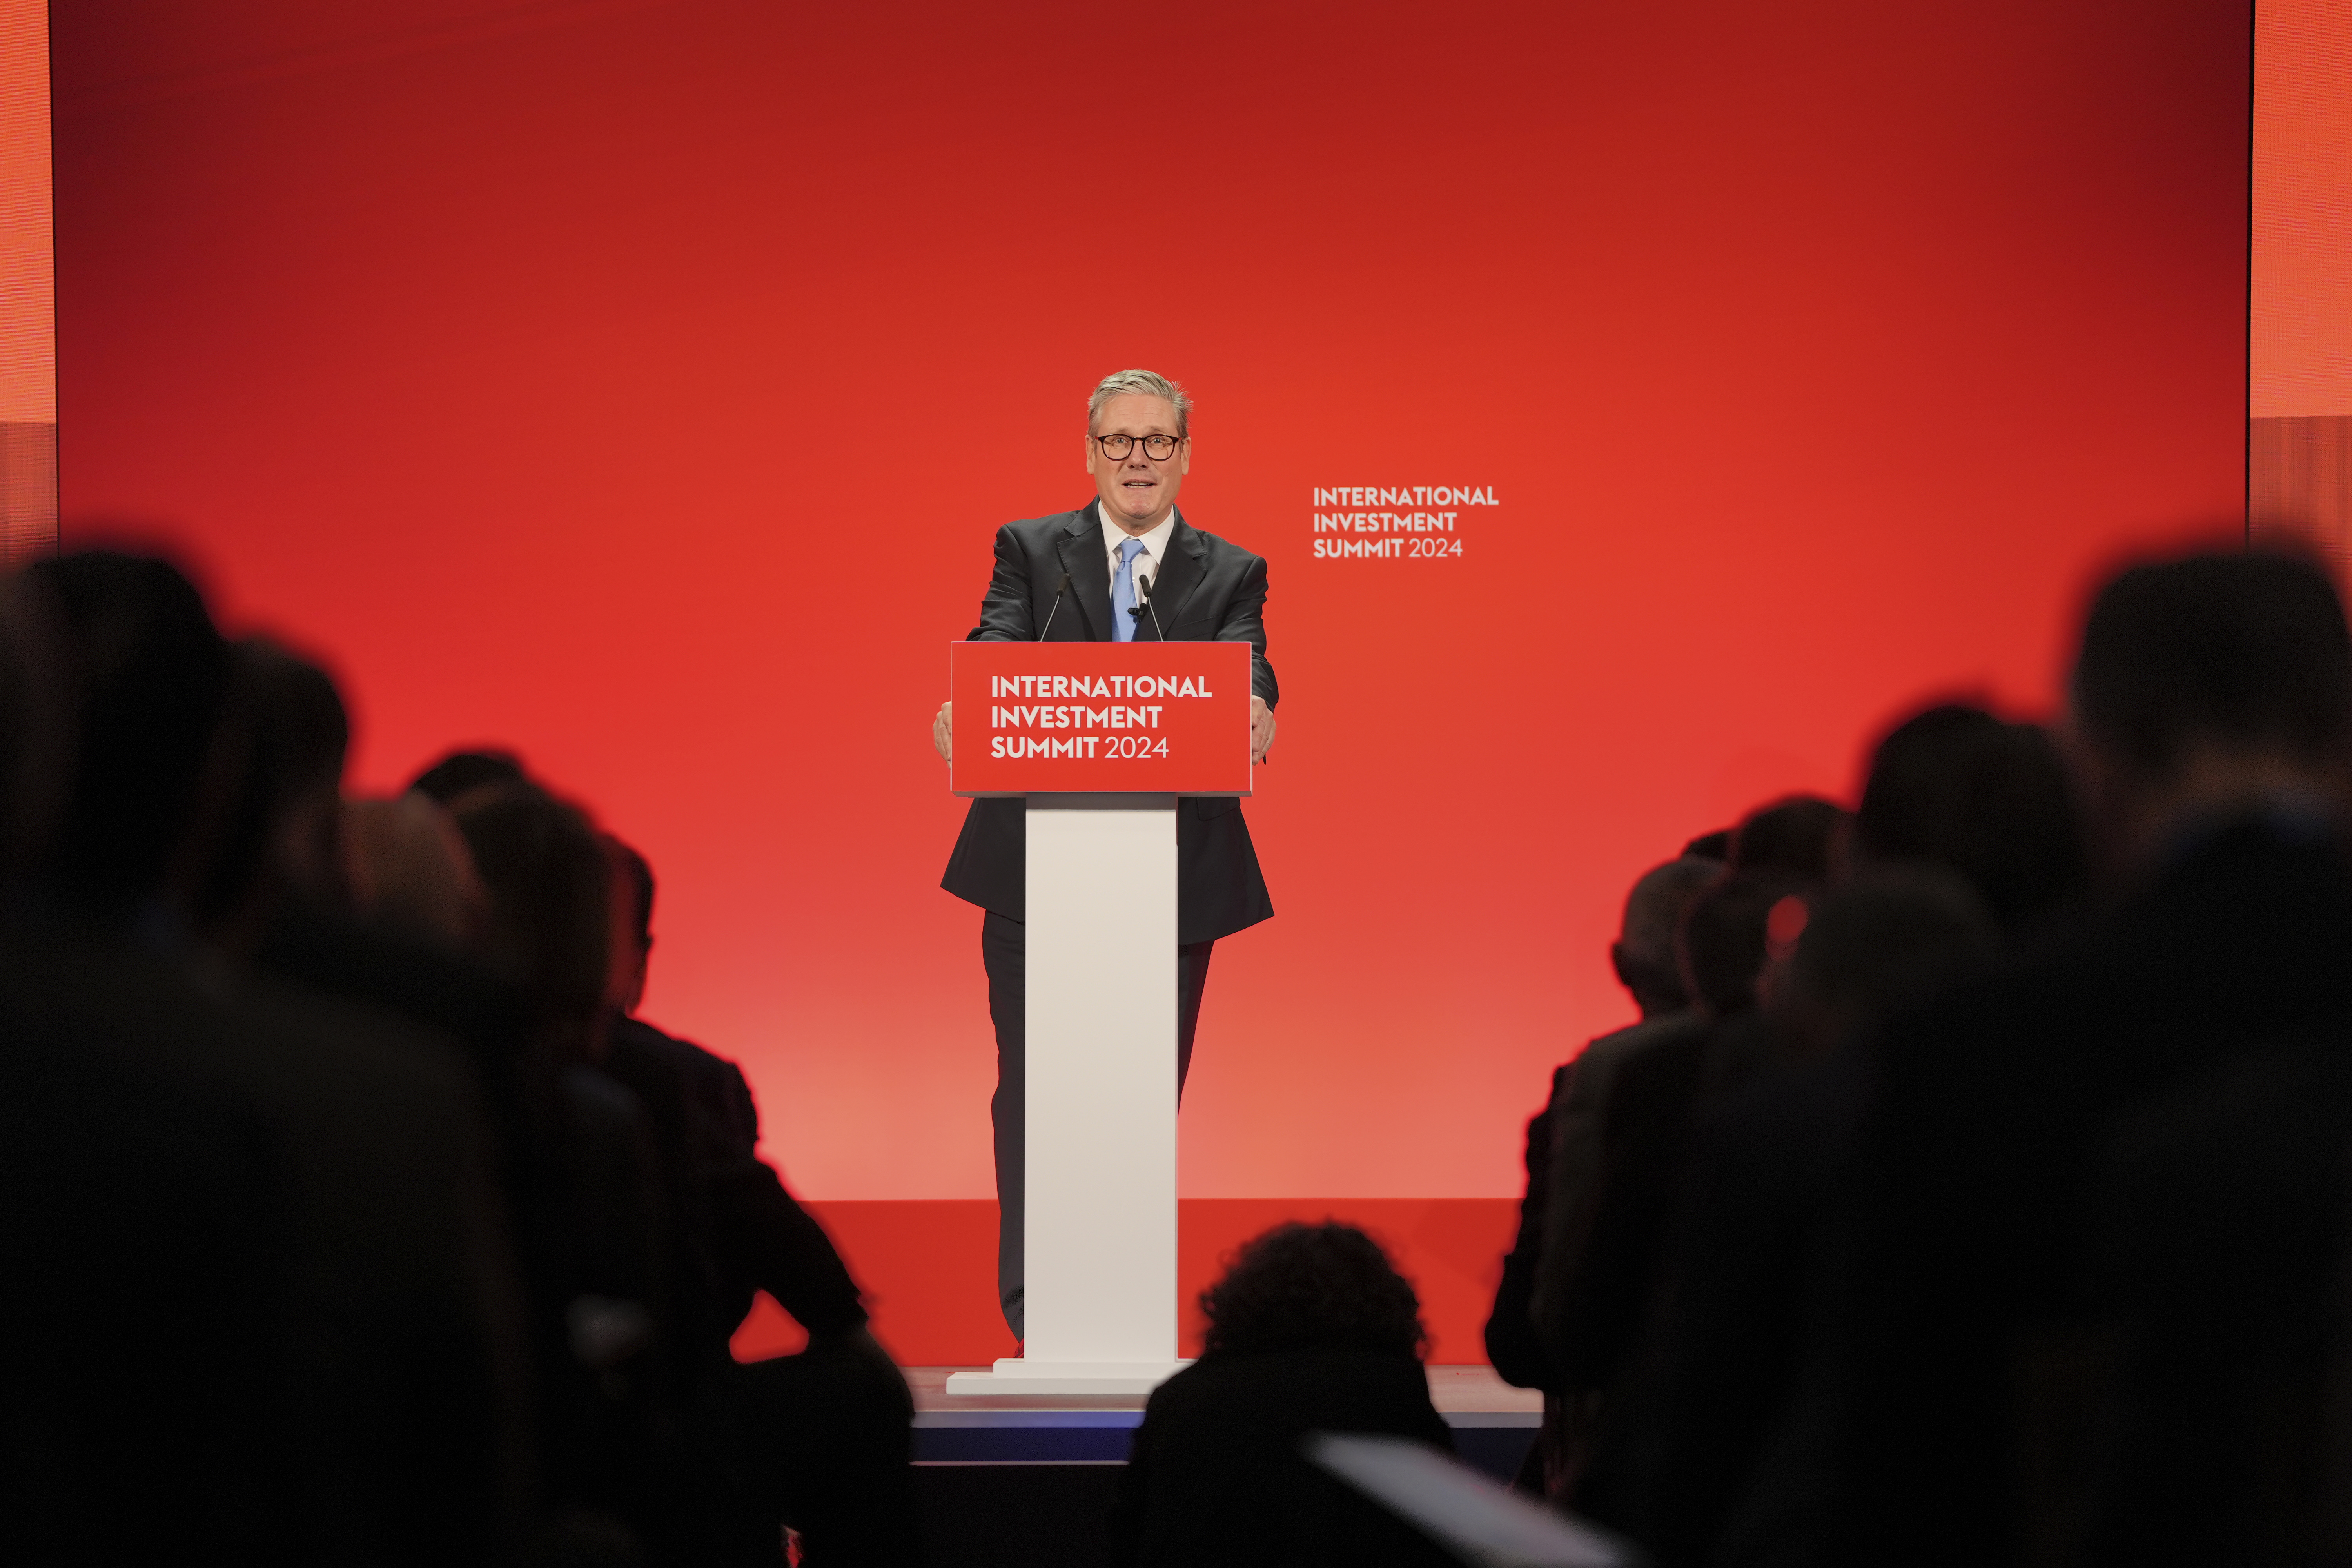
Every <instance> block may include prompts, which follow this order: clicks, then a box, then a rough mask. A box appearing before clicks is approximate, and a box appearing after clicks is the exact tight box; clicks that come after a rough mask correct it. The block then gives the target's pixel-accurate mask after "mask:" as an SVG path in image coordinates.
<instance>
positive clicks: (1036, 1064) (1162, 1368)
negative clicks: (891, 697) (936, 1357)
mask: <svg viewBox="0 0 2352 1568" xmlns="http://www.w3.org/2000/svg"><path fill="white" fill-rule="evenodd" d="M948 689H949V696H950V700H952V701H953V702H954V704H955V714H956V722H955V727H954V734H953V739H952V741H951V750H952V753H953V754H952V755H951V756H950V759H949V780H950V787H951V788H952V789H953V790H954V791H955V793H956V794H958V795H1023V796H1026V797H1027V800H1028V830H1029V849H1028V879H1029V889H1028V926H1029V930H1028V944H1027V982H1028V984H1027V1008H1028V1042H1029V1044H1028V1051H1029V1065H1028V1086H1027V1101H1028V1139H1027V1149H1026V1171H1027V1181H1026V1183H1025V1184H1024V1192H1025V1194H1026V1199H1025V1201H1026V1205H1027V1209H1026V1212H1027V1221H1028V1223H1027V1235H1028V1266H1027V1267H1028V1280H1027V1321H1026V1324H1025V1338H1024V1341H1023V1345H1022V1351H1023V1353H1022V1355H1021V1356H1020V1357H1018V1358H1010V1357H1008V1358H1007V1359H1005V1360H1003V1361H1000V1362H998V1363H996V1365H995V1368H994V1369H993V1370H992V1371H990V1372H979V1373H956V1374H954V1375H953V1376H951V1377H950V1379H949V1380H948V1391H949V1392H950V1393H951V1394H956V1393H961V1394H1110V1393H1139V1392H1143V1391H1145V1390H1148V1389H1150V1387H1152V1386H1153V1385H1154V1384H1157V1383H1159V1382H1160V1380H1161V1379H1162V1378H1165V1377H1166V1376H1167V1375H1168V1374H1169V1373H1171V1372H1173V1371H1175V1370H1176V1368H1177V1367H1178V1365H1179V1364H1181V1363H1179V1362H1178V1360H1177V1356H1176V1334H1177V1301H1176V956H1175V955H1176V797H1177V796H1178V795H1247V794H1249V793H1250V646H1249V644H1247V643H1239V642H1230V643H1219V642H1179V643H1163V642H1132V643H1114V642H1051V643H1047V642H1037V643H1032V642H960V643H955V644H952V645H950V648H949V655H948Z"/></svg>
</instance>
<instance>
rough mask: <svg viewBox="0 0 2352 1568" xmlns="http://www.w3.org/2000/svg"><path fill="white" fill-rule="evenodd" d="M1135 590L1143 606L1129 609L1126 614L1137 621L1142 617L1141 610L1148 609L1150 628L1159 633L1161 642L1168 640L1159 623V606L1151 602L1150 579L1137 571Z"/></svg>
mask: <svg viewBox="0 0 2352 1568" xmlns="http://www.w3.org/2000/svg"><path fill="white" fill-rule="evenodd" d="M1135 592H1136V595H1137V596H1139V598H1141V599H1142V601H1143V608H1142V609H1137V610H1129V612H1128V614H1129V615H1130V616H1134V617H1135V618H1136V619H1137V620H1138V621H1140V620H1142V619H1143V611H1144V610H1150V612H1151V629H1152V630H1153V631H1155V632H1158V633H1160V641H1161V642H1166V641H1167V640H1168V633H1167V632H1166V631H1165V630H1164V629H1162V628H1161V626H1160V606H1159V605H1155V604H1153V603H1152V602H1151V579H1150V578H1149V577H1146V576H1145V575H1143V574H1141V573H1140V572H1139V573H1137V574H1135Z"/></svg>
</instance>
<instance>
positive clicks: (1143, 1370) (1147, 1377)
mask: <svg viewBox="0 0 2352 1568" xmlns="http://www.w3.org/2000/svg"><path fill="white" fill-rule="evenodd" d="M1190 1365H1192V1363H1191V1362H1189V1361H1030V1360H1027V1359H1025V1358H1024V1357H1019V1356H1006V1357H1005V1358H1004V1359H1003V1360H1002V1361H1000V1362H998V1363H996V1365H995V1367H994V1369H993V1370H992V1371H989V1372H956V1373H949V1374H948V1384H947V1388H948V1392H949V1393H950V1394H975V1395H977V1394H1149V1393H1150V1392H1151V1391H1152V1390H1153V1389H1155V1388H1157V1387H1159V1386H1160V1384H1163V1383H1165V1382H1167V1381H1168V1379H1169V1378H1171V1377H1172V1376H1174V1375H1175V1374H1176V1373H1179V1372H1181V1371H1182V1370H1183V1369H1184V1368H1185V1367H1188V1366H1190Z"/></svg>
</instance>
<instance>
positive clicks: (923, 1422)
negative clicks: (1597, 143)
mask: <svg viewBox="0 0 2352 1568" xmlns="http://www.w3.org/2000/svg"><path fill="white" fill-rule="evenodd" d="M962 1370H964V1369H962V1368H960V1367H951V1366H910V1367H908V1368H907V1369H906V1374H907V1383H908V1386H909V1387H910V1388H911V1389H912V1390H913V1391H914V1395H915V1462H916V1463H917V1464H919V1465H1118V1464H1124V1463H1126V1461H1127V1451H1128V1446H1129V1443H1130V1442H1131V1441H1132V1439H1133V1437H1134V1434H1135V1428H1136V1427H1137V1426H1139V1425H1140V1424H1141V1422H1142V1420H1143V1402H1144V1398H1145V1396H1144V1395H1143V1394H1079V1395H1066V1394H977V1395H973V1394H950V1393H948V1391H947V1380H948V1374H949V1373H952V1372H959V1371H962ZM980 1370H984V1369H980ZM1429 1395H1430V1402H1431V1403H1432V1404H1433V1405H1436V1406H1437V1410H1438V1414H1439V1415H1443V1416H1444V1417H1445V1423H1446V1425H1447V1426H1451V1427H1452V1428H1453V1429H1454V1447H1455V1448H1456V1450H1457V1451H1458V1452H1459V1453H1460V1454H1461V1456H1462V1458H1463V1459H1464V1460H1465V1462H1467V1463H1469V1464H1472V1465H1475V1466H1476V1467H1477V1468H1480V1469H1482V1470H1486V1471H1487V1472H1489V1473H1490V1474H1496V1475H1498V1476H1501V1477H1503V1478H1505V1479H1507V1478H1508V1477H1509V1476H1510V1474H1511V1473H1512V1472H1513V1471H1515V1470H1516V1469H1517V1468H1518V1463H1519V1460H1520V1458H1522V1457H1524V1456H1525V1454H1526V1453H1527V1448H1528V1443H1529V1442H1530V1441H1532V1440H1533V1439H1534V1436H1535V1431H1536V1427H1537V1425H1538V1423H1539V1422H1540V1421H1541V1420H1542V1417H1543V1396H1542V1395H1541V1394H1537V1393H1535V1392H1533V1391H1532V1390H1529V1389H1524V1388H1513V1387H1511V1386H1510V1385H1509V1384H1507V1383H1505V1382H1504V1381H1503V1380H1502V1379H1501V1378H1499V1377H1496V1375H1495V1370H1494V1368H1492V1367H1489V1366H1484V1365H1474V1366H1433V1367H1431V1368H1430V1369H1429Z"/></svg>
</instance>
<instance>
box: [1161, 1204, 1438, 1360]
mask: <svg viewBox="0 0 2352 1568" xmlns="http://www.w3.org/2000/svg"><path fill="white" fill-rule="evenodd" d="M1201 1311H1202V1315H1204V1316H1205V1317H1206V1318H1207V1319H1208V1320H1209V1326H1208V1331H1207V1332H1206V1333H1205V1334H1204V1335H1202V1341H1201V1353H1202V1355H1203V1356H1212V1355H1220V1354H1242V1353H1246V1352H1260V1351H1291V1350H1365V1351H1378V1352H1384V1353H1389V1354H1394V1355H1400V1356H1413V1357H1417V1356H1419V1355H1420V1354H1421V1352H1422V1349H1423V1346H1424V1345H1425V1344H1426V1343H1427V1342H1428V1337H1429V1336H1428V1334H1427V1333H1426V1332H1425V1331H1423V1328H1422V1325H1421V1301H1420V1299H1419V1298H1417V1297H1416V1296H1414V1294H1413V1291H1412V1285H1410V1284H1408V1283H1407V1282H1406V1280H1405V1279H1404V1277H1403V1276H1402V1275H1401V1274H1399V1273H1398V1272H1397V1271H1396V1269H1395V1268H1394V1267H1393V1266H1391V1264H1390V1262H1389V1259H1388V1254H1386V1253H1385V1252H1382V1251H1381V1247H1380V1244H1379V1243H1378V1242H1376V1241H1374V1240H1373V1239H1372V1238H1371V1237H1369V1236H1366V1235H1365V1234H1364V1233H1363V1232H1362V1231H1360V1230H1359V1229H1357V1228H1356V1227H1355V1226H1352V1225H1340V1224H1337V1223H1335V1222H1330V1221H1327V1222H1325V1223H1324V1224H1321V1225H1297V1224H1292V1225H1280V1226H1275V1227H1274V1228H1273V1229H1272V1230H1269V1231H1267V1232H1266V1233H1265V1235H1263V1236H1260V1237H1257V1238H1256V1239H1255V1240H1254V1241H1251V1242H1249V1243H1247V1244H1246V1245H1244V1247H1242V1249H1241V1252H1240V1254H1239V1255H1238V1256H1237V1257H1235V1258H1234V1261H1233V1265H1232V1267H1230V1268H1227V1269H1226V1270H1225V1274H1224V1278H1223V1279H1219V1280H1218V1281H1217V1282H1216V1283H1215V1284H1213V1285H1212V1286H1210V1287H1209V1288H1208V1289H1206V1290H1203V1291H1202V1292H1201Z"/></svg>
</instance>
